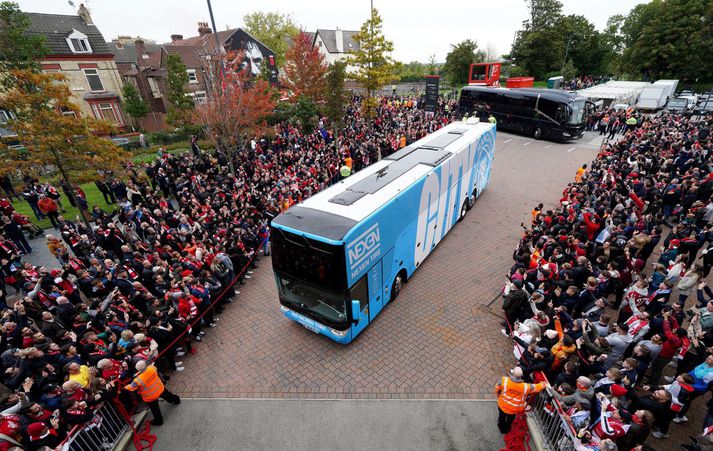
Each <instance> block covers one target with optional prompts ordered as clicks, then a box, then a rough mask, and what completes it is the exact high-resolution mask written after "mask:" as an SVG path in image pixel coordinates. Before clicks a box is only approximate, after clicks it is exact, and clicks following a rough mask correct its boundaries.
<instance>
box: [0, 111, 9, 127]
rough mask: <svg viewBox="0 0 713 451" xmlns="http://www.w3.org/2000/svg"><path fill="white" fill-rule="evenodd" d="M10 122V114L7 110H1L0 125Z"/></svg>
mask: <svg viewBox="0 0 713 451" xmlns="http://www.w3.org/2000/svg"><path fill="white" fill-rule="evenodd" d="M9 120H10V114H9V113H8V112H7V111H5V110H0V124H6V123H7V121H9Z"/></svg>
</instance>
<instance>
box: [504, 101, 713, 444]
mask: <svg viewBox="0 0 713 451" xmlns="http://www.w3.org/2000/svg"><path fill="white" fill-rule="evenodd" d="M601 117H610V118H611V117H617V114H616V113H615V112H613V111H608V112H605V113H604V114H603V115H602V116H601ZM610 122H611V121H609V123H610ZM711 125H713V121H712V120H711V119H710V118H709V119H700V120H694V119H688V118H684V117H681V116H673V115H669V114H662V115H659V116H642V117H638V116H637V117H636V124H633V123H632V124H631V126H630V127H629V128H627V129H626V130H624V135H623V137H622V138H621V139H619V140H618V141H616V142H613V141H612V142H608V143H607V144H606V145H605V146H603V147H602V149H601V150H600V153H599V155H598V156H597V158H596V159H595V160H594V162H593V163H592V164H591V166H590V167H587V165H583V166H582V167H580V168H579V170H578V171H577V173H576V175H575V178H574V182H572V183H569V184H568V185H567V187H566V188H565V189H564V191H563V193H562V197H561V199H560V201H559V204H558V205H557V206H556V207H555V208H552V209H549V210H548V209H545V208H543V206H542V204H540V205H538V206H537V207H535V209H534V210H533V211H532V224H531V226H530V227H526V230H525V232H524V235H523V237H522V239H521V241H520V243H519V246H518V247H517V249H516V251H515V252H514V255H513V257H514V260H515V264H514V266H513V267H512V268H511V270H510V272H509V274H508V283H507V284H506V287H505V289H504V296H505V298H504V304H503V310H504V314H505V317H506V318H507V320H506V321H505V322H504V323H503V324H504V329H503V332H504V333H505V334H506V335H508V336H510V337H512V339H513V340H514V354H515V357H516V358H517V359H518V366H519V367H520V368H521V369H522V373H523V374H524V378H525V380H526V381H531V382H543V381H546V382H547V384H548V391H549V392H550V394H551V395H552V396H553V397H555V398H557V399H558V400H559V403H560V404H561V406H562V408H563V409H564V411H565V415H564V416H565V418H566V420H567V421H568V422H569V424H570V425H571V427H572V430H573V431H574V435H575V436H576V437H577V439H576V445H577V447H578V448H577V449H581V450H615V449H619V450H626V451H629V450H632V449H637V450H639V449H651V448H650V447H649V446H648V445H645V444H644V442H645V441H646V440H647V438H648V437H649V435H652V436H653V437H655V438H656V439H665V438H667V437H669V431H670V428H671V427H677V426H672V425H671V423H674V424H681V423H686V422H688V418H687V413H688V411H689V408H690V407H691V403H692V402H693V401H694V400H695V399H696V398H699V397H701V396H703V395H705V394H706V393H708V392H709V391H711V390H713V385H712V383H713V290H711V288H710V287H709V286H708V283H707V282H706V277H707V276H708V274H709V272H710V270H711V267H712V265H713V227H712V224H713V172H712V171H711V162H712V161H711V155H712V154H713V138H712V137H711ZM518 371H519V370H518ZM711 426H713V401H709V402H708V404H707V415H706V417H705V419H704V421H703V431H702V433H701V434H700V435H699V436H697V437H694V438H693V439H695V440H696V441H697V443H694V442H691V443H688V444H684V445H683V446H684V448H685V449H713V448H711V447H712V446H713V435H712V434H711V431H712V430H713V428H712V427H711ZM650 441H651V440H649V442H650Z"/></svg>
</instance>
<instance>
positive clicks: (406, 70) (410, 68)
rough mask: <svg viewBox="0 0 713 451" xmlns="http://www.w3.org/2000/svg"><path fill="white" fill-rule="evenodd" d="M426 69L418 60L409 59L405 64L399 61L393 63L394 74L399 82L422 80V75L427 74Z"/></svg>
mask: <svg viewBox="0 0 713 451" xmlns="http://www.w3.org/2000/svg"><path fill="white" fill-rule="evenodd" d="M427 71H428V70H427V65H425V64H423V63H419V62H418V61H411V62H410V63H405V64H404V63H401V62H396V63H394V74H395V76H396V78H397V79H398V80H399V81H401V82H414V81H422V80H423V77H425V76H426V75H427Z"/></svg>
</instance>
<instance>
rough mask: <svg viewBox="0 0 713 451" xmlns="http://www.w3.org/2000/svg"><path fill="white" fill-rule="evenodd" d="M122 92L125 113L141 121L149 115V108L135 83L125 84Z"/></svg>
mask: <svg viewBox="0 0 713 451" xmlns="http://www.w3.org/2000/svg"><path fill="white" fill-rule="evenodd" d="M121 92H122V94H123V95H124V111H126V112H127V113H129V116H131V117H133V118H134V119H141V118H142V117H146V115H147V114H149V111H150V109H149V106H148V105H147V104H146V102H144V99H142V98H141V96H140V95H139V92H138V91H137V90H136V88H135V87H134V85H133V83H125V84H124V87H123V88H121Z"/></svg>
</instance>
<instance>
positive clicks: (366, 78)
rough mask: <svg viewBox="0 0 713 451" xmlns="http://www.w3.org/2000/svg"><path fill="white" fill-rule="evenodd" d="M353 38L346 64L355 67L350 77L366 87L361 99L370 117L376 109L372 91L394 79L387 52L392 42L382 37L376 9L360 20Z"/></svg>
mask: <svg viewBox="0 0 713 451" xmlns="http://www.w3.org/2000/svg"><path fill="white" fill-rule="evenodd" d="M354 41H356V42H357V44H359V49H358V50H356V51H355V52H354V53H353V54H352V56H351V58H350V60H349V63H350V64H351V65H352V66H354V67H355V68H356V70H355V71H354V73H352V74H351V76H352V78H354V79H355V80H356V81H358V82H359V84H360V85H361V86H362V87H363V88H364V89H366V99H365V100H364V105H362V107H363V108H364V112H365V113H366V114H365V115H366V116H367V117H371V116H373V114H374V112H375V109H376V99H375V98H374V92H376V91H378V90H379V89H380V88H381V87H382V86H384V85H386V84H388V83H390V82H391V81H392V80H393V79H394V70H393V68H394V62H393V60H392V59H391V52H392V51H393V50H394V45H393V43H392V42H391V41H389V40H387V39H386V38H385V37H384V34H383V32H382V21H381V16H380V15H379V12H378V11H377V10H376V8H374V9H372V10H371V17H370V18H369V20H367V21H366V22H364V24H363V25H362V26H361V29H360V30H359V33H357V34H355V35H354Z"/></svg>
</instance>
